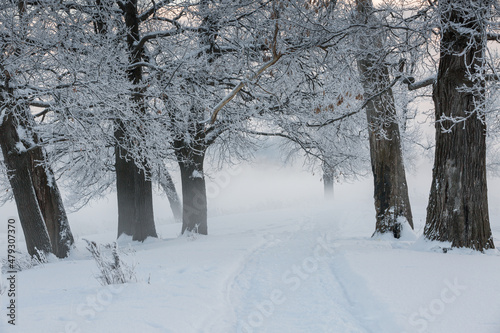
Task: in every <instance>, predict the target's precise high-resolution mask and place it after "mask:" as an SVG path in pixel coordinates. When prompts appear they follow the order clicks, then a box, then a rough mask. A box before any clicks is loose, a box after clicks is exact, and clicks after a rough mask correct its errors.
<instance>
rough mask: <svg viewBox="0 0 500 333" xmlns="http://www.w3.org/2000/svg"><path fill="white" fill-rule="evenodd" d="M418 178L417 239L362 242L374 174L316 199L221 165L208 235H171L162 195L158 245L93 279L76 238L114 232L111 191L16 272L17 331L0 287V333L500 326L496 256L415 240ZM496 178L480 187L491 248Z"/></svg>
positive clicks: (398, 330)
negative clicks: (54, 251) (36, 262)
mask: <svg viewBox="0 0 500 333" xmlns="http://www.w3.org/2000/svg"><path fill="white" fill-rule="evenodd" d="M416 174H417V175H418V176H415V175H413V176H410V177H409V178H410V179H409V185H410V195H411V200H412V206H413V214H414V219H415V226H416V228H415V229H416V230H415V233H416V236H414V235H411V234H410V235H405V237H404V239H403V240H399V241H394V240H390V239H383V238H376V239H373V238H371V237H370V236H371V234H372V232H373V229H374V224H375V222H374V209H373V202H372V187H371V179H366V180H362V181H359V182H356V183H353V184H342V185H339V186H337V187H336V189H335V200H334V201H333V202H332V203H329V204H324V203H323V200H322V196H321V190H322V186H321V183H320V182H319V176H317V175H316V176H312V175H309V174H307V173H303V172H298V171H297V170H295V169H289V168H288V169H280V168H277V167H275V166H269V165H267V166H265V167H264V166H261V167H259V168H258V167H255V166H254V167H249V166H242V167H238V168H236V169H235V170H233V171H231V172H227V171H226V172H220V173H219V174H216V175H215V176H214V177H213V178H212V180H211V183H210V184H211V185H209V196H210V202H209V203H210V216H211V217H210V219H209V234H210V235H209V236H195V237H185V236H183V237H179V231H180V225H179V224H176V223H174V222H173V221H172V217H171V215H170V212H169V208H168V203H166V201H165V200H164V199H161V198H158V200H157V201H156V209H157V210H156V220H157V224H158V231H159V233H160V235H161V237H160V239H154V240H153V239H152V240H148V241H146V242H145V243H143V244H140V243H135V242H131V241H130V239H126V238H122V239H120V240H119V245H120V247H121V249H122V250H123V253H124V254H123V255H122V256H123V259H124V260H125V261H126V262H128V263H130V264H135V265H136V266H135V271H136V275H137V282H134V283H128V284H125V285H120V286H114V287H110V286H108V287H103V286H101V285H100V284H99V282H98V281H97V280H96V278H95V276H96V275H97V273H98V272H97V267H96V265H95V262H94V261H93V260H92V259H91V257H90V255H89V253H88V252H87V251H86V250H85V243H84V241H83V238H86V239H89V240H94V241H96V242H98V243H109V242H112V241H113V240H114V237H115V232H116V221H115V217H114V214H115V212H116V207H115V201H114V198H113V197H112V196H111V197H110V198H109V200H108V201H106V200H105V201H101V202H99V203H96V204H94V206H93V207H89V208H86V209H84V210H82V211H80V212H78V213H74V214H71V215H70V218H71V221H70V222H71V223H72V228H73V231H74V233H75V236H76V237H77V249H76V250H75V251H74V252H73V253H72V255H71V257H70V258H68V259H66V260H62V261H57V260H53V261H52V262H51V263H48V264H44V265H43V266H39V267H35V268H32V269H29V270H26V271H23V272H20V273H18V276H17V279H18V281H17V286H16V291H17V293H18V297H17V306H18V307H17V313H16V315H17V318H16V323H17V325H16V327H14V328H13V327H11V325H8V324H7V319H8V317H7V316H6V314H7V309H6V307H7V297H6V293H4V294H3V295H2V307H1V309H0V314H1V317H0V318H1V320H0V332H37V333H38V332H40V333H43V332H47V333H62V332H97V333H98V332H103V333H104V332H179V333H189V332H213V333H224V332H280V333H281V332H283V333H285V332H290V333H292V332H313V333H315V332H340V333H343V332H353V333H354V332H371V333H403V332H407V333H412V332H435V333H445V332H454V333H460V332H462V333H470V332H476V333H489V332H491V333H495V332H497V333H498V332H500V283H499V276H500V253H499V252H498V251H497V250H492V251H488V252H487V253H485V254H481V253H477V252H472V251H468V250H453V251H449V252H448V253H446V254H445V253H443V252H442V250H441V249H440V248H439V246H442V244H436V243H434V244H432V243H426V242H424V241H422V240H421V239H420V238H419V236H420V235H421V233H422V229H423V225H424V220H425V206H426V201H427V194H428V189H429V185H430V168H429V166H428V165H427V164H423V165H422V166H421V167H419V168H418V169H417V172H416ZM498 183H499V181H498V180H495V179H492V180H491V181H490V184H489V185H490V186H489V188H490V214H491V223H492V227H493V232H494V237H495V243H496V245H497V246H500V207H499V205H498V204H497V203H498V202H500V201H499V200H500V194H497V193H495V190H494V189H497V188H499V187H498V185H499V184H498ZM8 215H14V216H15V209H14V208H13V207H12V206H6V207H3V208H0V219H1V220H2V221H5V222H6V220H7V216H8ZM5 222H1V225H3V227H2V228H0V257H2V258H3V257H5V253H6V248H7V237H6V232H7V231H6V223H5ZM19 228H20V227H19V226H18V234H17V235H18V239H19V242H18V246H19V247H20V248H22V249H23V251H24V244H23V240H22V235H21V232H20V229H19ZM6 278H7V276H5V275H4V276H3V283H4V284H5V282H6Z"/></svg>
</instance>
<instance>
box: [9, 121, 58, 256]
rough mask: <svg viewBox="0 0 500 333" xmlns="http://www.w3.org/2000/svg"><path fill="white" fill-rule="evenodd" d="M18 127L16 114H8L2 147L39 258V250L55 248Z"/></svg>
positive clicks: (31, 247) (30, 247)
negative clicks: (46, 224) (20, 148)
mask: <svg viewBox="0 0 500 333" xmlns="http://www.w3.org/2000/svg"><path fill="white" fill-rule="evenodd" d="M18 126H19V123H18V122H17V121H16V120H15V118H14V116H13V114H12V113H10V112H7V114H6V115H5V117H4V119H3V123H2V124H1V126H0V145H1V147H2V153H3V157H4V161H5V165H6V167H7V175H8V177H9V181H10V185H11V187H12V192H13V193H14V198H15V201H16V206H17V211H18V214H19V220H20V222H21V226H22V228H23V232H24V237H25V239H26V247H27V249H28V253H29V254H30V255H31V256H37V257H38V251H42V252H44V253H50V252H52V246H51V243H50V238H49V235H48V232H47V228H46V226H45V222H44V218H43V215H42V211H41V210H40V206H39V205H38V200H37V196H36V193H35V189H34V187H33V179H32V173H31V171H32V168H31V166H32V164H31V158H30V154H29V152H28V151H26V150H24V151H23V150H19V149H18V146H17V145H18V144H19V143H20V138H19V135H18V132H17V128H18Z"/></svg>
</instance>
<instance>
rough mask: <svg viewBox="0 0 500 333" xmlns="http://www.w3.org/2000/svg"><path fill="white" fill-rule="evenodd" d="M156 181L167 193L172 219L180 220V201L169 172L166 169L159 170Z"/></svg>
mask: <svg viewBox="0 0 500 333" xmlns="http://www.w3.org/2000/svg"><path fill="white" fill-rule="evenodd" d="M158 181H159V183H160V186H161V187H162V188H163V191H164V192H165V194H166V195H167V198H168V202H169V203H170V208H171V209H172V214H173V215H174V219H175V220H176V221H182V203H181V200H180V199H179V195H178V194H177V190H176V189H175V184H174V181H173V180H172V177H171V176H170V173H169V172H168V171H167V170H161V171H160V176H159V180H158Z"/></svg>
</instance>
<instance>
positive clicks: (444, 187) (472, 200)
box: [424, 0, 494, 250]
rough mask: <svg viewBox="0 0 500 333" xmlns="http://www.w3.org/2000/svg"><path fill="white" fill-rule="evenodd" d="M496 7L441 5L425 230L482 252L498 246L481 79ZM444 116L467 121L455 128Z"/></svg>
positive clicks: (433, 236)
mask: <svg viewBox="0 0 500 333" xmlns="http://www.w3.org/2000/svg"><path fill="white" fill-rule="evenodd" d="M491 3H492V2H491V1H487V0H480V1H472V2H470V1H464V0H459V1H457V0H455V1H451V0H443V1H440V2H439V8H440V13H441V22H442V26H443V27H442V29H443V30H442V37H441V54H440V62H439V70H438V77H437V82H436V85H435V87H434V91H433V100H434V107H435V113H436V120H437V121H436V125H435V127H436V151H435V159H434V169H433V172H432V185H431V192H430V197H429V205H428V207H427V220H426V224H425V229H424V235H425V237H426V238H428V239H431V240H439V241H449V242H451V243H452V246H454V247H469V248H473V249H477V250H483V249H488V248H493V247H494V244H493V238H492V235H491V229H490V222H489V217H488V197H487V186H486V136H485V135H486V124H485V122H484V114H483V113H482V108H483V107H484V104H483V102H484V99H485V95H484V81H482V78H481V76H480V75H478V74H481V73H480V72H479V71H481V68H483V65H484V53H485V48H486V40H485V31H484V25H485V24H486V23H485V21H486V18H485V16H486V12H487V10H488V9H487V8H488V5H491ZM478 9H479V10H478ZM455 27H461V28H462V29H463V32H460V33H459V32H457V30H456V28H455ZM470 32H475V35H474V36H471V35H469V33H470ZM471 42H472V43H471ZM476 75H478V76H477V77H475V76H476ZM443 117H446V119H460V118H462V119H463V118H466V120H464V122H463V123H459V124H454V121H453V120H444V119H443ZM444 129H446V130H447V131H446V132H445V131H444Z"/></svg>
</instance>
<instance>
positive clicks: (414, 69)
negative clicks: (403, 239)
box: [0, 0, 497, 257]
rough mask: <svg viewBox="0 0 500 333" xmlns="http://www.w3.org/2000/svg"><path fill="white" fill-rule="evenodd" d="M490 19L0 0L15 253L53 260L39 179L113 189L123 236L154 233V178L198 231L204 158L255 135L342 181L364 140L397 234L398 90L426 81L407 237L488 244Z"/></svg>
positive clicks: (234, 154) (402, 5) (381, 211)
mask: <svg viewBox="0 0 500 333" xmlns="http://www.w3.org/2000/svg"><path fill="white" fill-rule="evenodd" d="M495 14H496V8H495V6H494V2H493V1H486V0H477V1H472V2H470V1H440V2H439V3H437V2H433V1H418V0H414V1H401V2H399V3H398V4H397V5H395V4H394V3H392V2H387V3H385V2H384V3H382V4H379V5H377V7H375V6H374V4H373V3H372V1H370V0H356V1H326V0H310V1H294V0H267V1H265V0H262V1H249V0H238V1H227V0H196V1H167V0H163V1H160V0H159V1H157V2H150V1H139V0H121V1H120V0H116V1H102V0H73V1H69V0H68V1H64V0H62V1H61V0H57V1H56V0H48V1H35V0H9V1H6V2H5V3H4V4H2V5H0V90H1V94H0V104H1V108H0V110H1V113H0V144H1V148H2V152H3V164H4V166H5V169H6V171H7V172H6V174H7V175H8V181H9V183H10V187H11V188H12V191H8V192H7V194H6V195H4V196H5V198H9V196H10V195H11V196H13V197H14V198H15V200H16V204H17V206H18V211H19V217H20V220H21V223H22V226H23V230H24V233H25V235H26V240H27V244H28V251H29V253H30V254H32V255H33V254H36V250H41V251H45V252H53V253H55V254H56V255H58V256H59V257H64V256H66V255H67V253H68V251H69V249H70V248H71V246H72V243H73V238H72V236H71V231H70V227H69V224H68V220H67V217H66V214H65V210H64V206H63V203H62V200H61V196H60V193H59V190H58V188H57V185H56V180H57V181H58V182H63V183H64V185H65V186H66V187H67V188H68V189H69V190H70V192H71V193H72V198H74V202H73V204H74V205H76V206H79V205H84V204H85V203H86V202H87V201H88V200H90V199H91V198H93V197H95V196H97V195H103V194H104V193H106V192H107V191H109V189H110V188H111V187H112V186H113V185H114V184H116V193H117V198H118V236H120V235H121V234H127V235H131V236H132V237H133V239H134V240H139V241H142V240H144V239H146V238H147V237H156V230H155V223H154V216H153V201H152V197H153V194H152V188H153V186H152V184H153V183H155V182H157V183H159V184H161V185H162V187H163V188H164V189H165V190H166V192H167V195H168V196H169V200H170V202H171V205H172V208H173V210H174V212H177V215H180V213H178V212H179V210H180V209H182V232H197V233H201V234H207V233H208V226H207V196H206V189H205V174H204V172H205V170H204V160H205V157H206V155H207V153H212V154H215V155H217V156H218V158H221V159H225V158H228V159H234V158H238V157H240V156H246V155H248V154H249V152H250V151H251V148H252V147H253V146H254V140H255V138H256V136H278V137H282V138H285V139H286V140H287V142H288V145H289V146H288V147H289V148H290V149H292V150H300V151H302V152H304V153H305V154H306V155H307V156H309V157H311V158H312V159H314V160H316V161H318V162H319V163H320V164H321V165H322V168H323V170H324V179H325V182H326V183H330V184H331V183H332V179H333V177H339V176H341V175H342V176H350V175H353V174H357V173H360V172H361V171H362V170H363V168H364V165H365V163H364V161H365V160H367V159H368V156H367V154H366V152H367V151H368V149H369V152H370V153H369V160H370V161H371V170H372V172H373V176H374V189H375V192H374V198H375V208H376V213H377V216H376V217H377V222H376V233H387V232H390V233H392V234H393V235H394V237H396V238H399V237H400V235H401V232H402V230H403V229H404V228H413V223H412V214H411V208H410V203H409V198H408V188H407V184H406V177H405V168H404V163H403V154H402V140H403V139H404V138H405V137H406V136H407V135H408V133H407V129H406V123H407V122H408V121H409V114H408V113H409V112H408V100H409V99H411V98H412V97H414V96H415V93H414V91H416V90H417V89H419V88H422V87H425V86H428V85H433V87H434V88H433V98H434V102H435V115H436V157H435V166H434V171H433V184H432V188H431V194H430V200H429V207H428V216H427V222H426V228H425V231H424V234H425V236H426V237H427V238H429V239H438V240H443V241H451V242H452V243H453V246H467V247H471V248H474V249H478V250H482V249H487V248H491V247H493V246H494V245H493V241H492V237H491V230H490V227H489V220H488V210H487V197H486V162H485V158H486V157H485V156H486V141H485V137H486V124H487V122H488V121H491V119H493V118H494V113H493V112H491V108H489V105H490V101H491V99H492V98H494V91H495V84H496V78H497V77H496V72H495V70H496V67H495V62H494V60H495V59H494V58H488V57H489V56H490V55H491V53H490V52H489V49H488V44H487V40H488V39H490V40H494V39H497V36H496V35H495V29H496V25H495V22H496V21H495V17H496V16H495ZM438 53H439V54H438ZM437 59H438V60H439V62H438V64H439V67H438V68H436V66H434V64H435V63H436V60H437ZM434 71H437V72H434ZM436 74H437V75H436ZM417 76H418V77H421V78H422V80H419V81H416V80H415V77H417ZM402 128H403V131H402V130H401V129H402ZM368 144H369V145H368ZM170 161H176V162H177V164H178V166H179V169H180V173H181V182H182V207H181V206H180V201H179V199H178V197H177V193H176V190H175V186H173V182H172V180H171V177H170V175H169V173H168V170H167V169H168V167H170V166H171V164H170ZM54 171H55V172H54ZM5 198H4V199H5Z"/></svg>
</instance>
